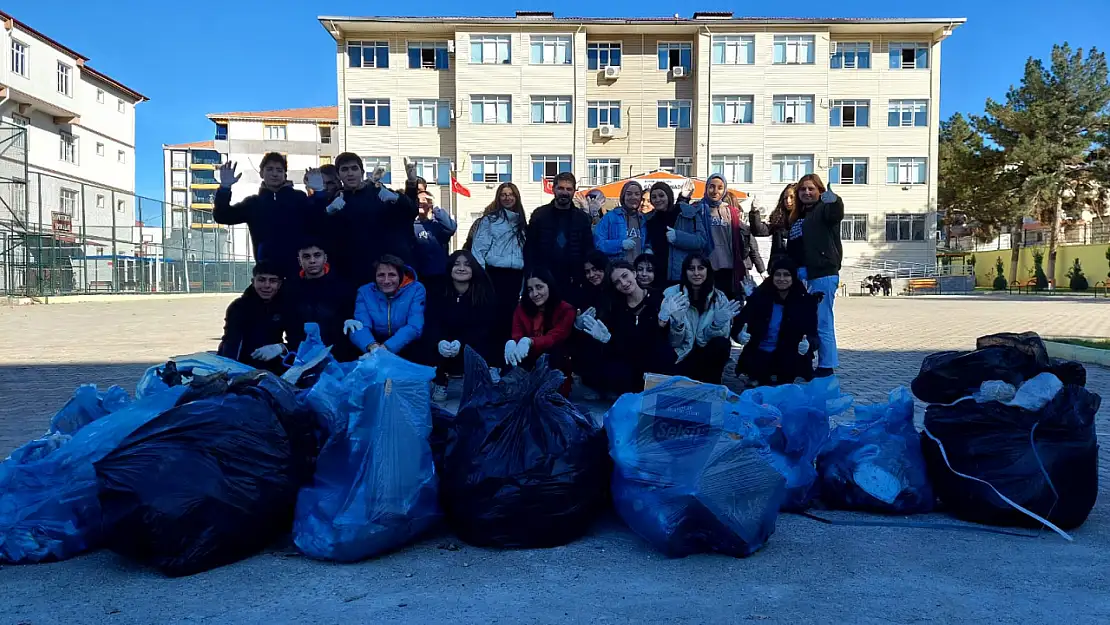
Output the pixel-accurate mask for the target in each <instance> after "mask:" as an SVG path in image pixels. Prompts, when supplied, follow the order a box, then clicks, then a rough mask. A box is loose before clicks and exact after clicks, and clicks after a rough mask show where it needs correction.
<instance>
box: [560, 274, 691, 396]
mask: <svg viewBox="0 0 1110 625" xmlns="http://www.w3.org/2000/svg"><path fill="white" fill-rule="evenodd" d="M662 303H663V295H662V293H660V292H659V291H654V290H651V291H648V292H647V296H646V297H645V298H644V300H643V301H642V302H640V306H639V307H637V308H636V309H631V308H629V307H628V304H627V303H626V302H625V301H623V299H617V300H615V301H613V302H612V305H611V308H610V310H609V312H608V314H607V315H605V316H604V318H602V319H601V321H602V322H603V323H604V324H605V326H606V327H607V328H608V329H609V333H610V335H612V338H611V339H610V340H609V342H608V343H607V344H605V348H604V356H603V358H602V360H600V361H598V362H599V363H600V366H597V367H590V368H591V369H592V371H588V372H582V373H580V375H581V376H582V382H583V383H584V384H585V385H586V386H589V387H590V388H592V389H595V390H599V391H608V392H611V393H639V392H640V391H643V390H644V374H645V373H660V374H664V375H666V374H670V373H672V372H673V370H674V368H675V360H677V358H678V357H677V356H676V354H675V351H674V348H673V347H671V342H670V336H669V330H668V329H667V328H666V327H662V328H661V327H659V306H660V304H662Z"/></svg>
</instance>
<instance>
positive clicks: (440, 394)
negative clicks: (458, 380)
mask: <svg viewBox="0 0 1110 625" xmlns="http://www.w3.org/2000/svg"><path fill="white" fill-rule="evenodd" d="M432 401H434V402H436V403H437V404H439V403H443V402H445V401H447V387H446V386H443V385H442V384H436V385H435V387H434V388H433V389H432Z"/></svg>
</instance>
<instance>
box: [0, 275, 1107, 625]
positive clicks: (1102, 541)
mask: <svg viewBox="0 0 1110 625" xmlns="http://www.w3.org/2000/svg"><path fill="white" fill-rule="evenodd" d="M229 301H230V299H229V298H221V297H208V298H197V299H178V300H158V299H149V300H139V301H112V302H109V301H104V302H93V303H88V302H86V303H75V304H58V305H49V306H23V307H14V308H0V337H3V338H2V340H0V397H2V398H3V401H2V402H0V457H3V456H6V455H7V453H8V452H10V451H11V450H12V449H13V448H14V447H16V446H17V445H19V444H21V443H23V442H25V441H26V440H28V439H30V438H33V437H35V436H37V435H39V434H40V433H41V432H42V431H43V430H44V429H45V427H46V425H47V422H48V419H49V416H50V415H51V414H53V412H54V411H55V410H56V409H57V408H58V407H60V406H61V405H62V404H63V403H64V402H65V401H66V399H67V398H68V397H69V395H70V394H71V393H72V391H73V389H74V388H75V387H76V386H77V385H78V384H80V383H83V382H96V383H98V384H102V385H108V384H120V385H122V386H124V387H125V388H127V389H128V390H134V384H135V381H136V380H137V379H138V377H139V375H140V374H141V373H142V372H143V370H144V369H145V368H146V367H147V366H149V365H151V364H154V363H157V362H163V361H165V360H166V358H167V357H168V356H171V355H175V354H184V353H190V352H195V351H201V350H206V349H214V348H215V345H216V341H217V340H218V338H219V335H220V330H221V327H222V321H223V310H224V308H225V307H226V305H227V303H228V302H229ZM836 314H837V328H838V333H839V337H840V347H841V350H842V352H841V354H842V355H841V360H842V367H841V369H840V371H839V374H840V379H841V382H842V384H843V387H844V389H845V390H847V391H848V392H850V393H853V394H855V395H856V396H857V401H864V402H871V401H878V400H881V399H883V398H884V397H885V395H886V393H887V392H888V391H889V390H890V389H892V388H894V387H895V386H897V385H899V384H908V383H909V382H910V380H911V379H912V378H913V376H914V375H915V374H916V372H917V370H918V367H919V365H920V363H921V359H922V358H923V357H924V356H925V355H926V354H929V353H932V352H935V351H939V350H947V349H970V348H972V347H973V346H974V340H975V338H976V337H977V336H980V335H983V334H988V333H992V332H999V331H1024V330H1035V331H1037V332H1040V333H1042V334H1043V335H1070V336H1101V337H1106V336H1110V302H1108V301H1107V300H1101V301H1095V300H1093V299H1091V298H1086V299H1084V300H1069V299H1064V298H1061V299H1059V300H1051V301H1045V300H1044V299H1035V298H1029V299H1003V300H1000V299H996V298H976V297H969V298H913V299H911V298H904V297H897V298H890V299H882V298H847V299H841V300H839V301H838V302H837V308H836ZM1088 375H1089V383H1088V386H1089V387H1090V388H1091V389H1092V390H1094V391H1095V392H1098V393H1100V394H1101V395H1102V396H1103V397H1110V371H1108V370H1105V369H1099V368H1097V367H1091V368H1089V372H1088ZM457 386H458V385H457V384H453V385H452V389H451V390H452V397H451V399H452V402H453V403H454V401H457V395H458V388H457ZM590 407H591V409H592V410H594V411H597V412H599V413H600V412H601V411H603V410H604V408H605V407H604V406H590ZM920 417H921V407H920V406H919V413H918V418H919V419H920ZM1097 430H1098V432H1099V435H1100V437H1103V438H1104V439H1105V437H1107V436H1110V406H1107V405H1106V404H1104V405H1103V407H1102V409H1101V411H1100V412H1099V415H1098V424H1097ZM1100 473H1101V475H1100V478H1101V480H1100V481H1101V487H1100V493H1101V496H1102V498H1101V499H1100V501H1099V502H1098V505H1097V506H1096V508H1095V510H1094V512H1093V513H1092V515H1091V517H1090V520H1089V521H1088V522H1087V524H1086V525H1085V526H1083V527H1082V528H1081V529H1079V530H1078V531H1076V532H1075V533H1074V537H1075V542H1073V543H1068V542H1065V541H1064V540H1063V539H1061V538H1060V537H1058V536H1056V535H1055V534H1052V533H1051V532H1045V533H1042V534H1041V535H1040V536H1038V537H1035V538H1025V537H1014V536H1003V535H998V534H991V533H984V532H976V531H959V530H952V529H935V528H930V529H922V528H906V527H863V526H852V525H826V524H822V523H818V522H815V521H813V520H810V519H807V518H804V517H799V516H793V515H783V516H782V517H780V519H779V524H778V529H777V531H776V533H775V535H774V536H773V537H772V538H771V540H770V542H769V544H768V545H767V547H766V548H765V549H764V550H763V551H761V552H759V553H758V554H756V555H755V556H753V557H751V558H748V559H744V560H739V559H733V558H729V557H723V556H713V555H701V556H693V557H689V558H685V559H681V560H668V559H666V558H663V557H662V556H660V555H658V554H657V553H654V552H653V551H652V550H651V549H650V548H648V547H647V545H645V544H644V543H643V542H642V541H640V540H639V539H638V538H637V537H636V536H635V535H633V534H632V533H631V532H630V531H628V530H627V529H625V528H624V527H623V525H622V524H621V523H620V521H619V519H616V518H614V517H612V516H610V517H607V518H604V519H602V520H601V521H600V522H599V523H598V524H597V525H596V527H595V528H594V531H593V532H592V533H591V535H589V536H587V537H586V538H584V539H582V540H580V541H578V542H576V543H573V544H571V545H569V546H566V547H563V548H559V549H550V550H539V551H494V550H485V549H476V548H473V547H469V546H467V545H465V544H461V543H459V541H458V540H457V539H455V538H454V537H452V536H450V535H449V534H443V535H438V536H432V537H429V538H428V539H426V540H424V541H422V542H420V543H418V544H416V545H413V546H410V547H408V548H406V549H404V550H402V551H400V552H398V553H395V554H392V555H389V556H386V557H383V558H380V559H378V560H373V561H369V562H363V563H361V564H355V565H338V564H329V563H321V562H314V561H311V560H308V559H306V558H303V557H301V556H299V555H298V554H297V553H296V551H295V549H293V548H292V547H291V546H277V547H275V548H274V549H271V550H269V551H267V552H266V553H263V554H261V555H258V556H256V557H254V558H251V559H250V560H247V561H244V562H241V563H238V564H235V565H232V566H228V567H224V568H221V569H218V570H215V571H211V572H209V573H205V574H202V575H197V576H194V577H189V578H184V579H176V580H171V579H166V578H163V577H161V576H160V575H159V574H157V573H156V572H154V571H151V570H147V569H143V568H141V567H137V566H135V565H133V564H130V563H128V562H126V561H124V560H123V559H121V558H119V557H117V556H116V555H114V554H112V553H110V552H98V553H94V554H90V555H87V556H84V557H80V558H77V559H74V560H71V561H69V562H63V563H57V564H49V565H40V566H14V567H13V566H5V567H0V606H3V609H2V610H0V625H2V624H8V623H11V624H13V625H14V624H17V623H24V624H28V625H45V624H48V623H67V624H69V623H112V624H123V623H136V624H148V623H236V624H248V623H259V624H265V625H271V624H274V623H401V622H405V623H421V624H431V623H451V624H452V625H461V624H463V623H512V624H516V623H589V624H591V625H592V624H599V623H698V624H704V623H749V622H751V623H783V624H801V623H851V624H853V625H856V624H868V623H874V624H880V623H882V624H886V623H982V622H991V623H998V624H1004V623H1069V624H1072V625H1078V624H1080V623H1108V622H1110V594H1108V593H1107V589H1108V588H1110V454H1108V453H1107V452H1106V450H1105V449H1104V450H1103V451H1102V453H1101V469H1100ZM823 514H825V516H827V517H829V518H833V519H837V520H848V521H860V520H876V519H875V517H867V516H864V515H856V514H847V513H823ZM878 520H881V519H878ZM916 520H922V521H925V522H930V523H948V524H952V523H956V522H955V521H952V520H950V519H948V518H946V517H944V516H941V515H930V516H926V517H921V518H918V519H916Z"/></svg>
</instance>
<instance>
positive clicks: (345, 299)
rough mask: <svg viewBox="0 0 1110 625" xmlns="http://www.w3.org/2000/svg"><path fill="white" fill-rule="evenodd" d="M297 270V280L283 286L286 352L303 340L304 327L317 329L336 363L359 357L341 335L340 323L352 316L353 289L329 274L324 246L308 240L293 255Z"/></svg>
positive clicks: (321, 243) (295, 348)
mask: <svg viewBox="0 0 1110 625" xmlns="http://www.w3.org/2000/svg"><path fill="white" fill-rule="evenodd" d="M297 260H298V262H299V263H300V266H301V270H300V273H299V274H298V275H297V279H295V280H289V281H287V282H286V284H285V289H286V292H285V301H286V305H287V309H288V311H289V312H288V316H287V318H286V324H287V327H286V335H287V336H288V337H289V349H291V350H293V351H296V350H297V348H299V347H300V345H301V341H304V339H305V332H304V324H306V323H315V324H317V325H319V326H320V338H321V339H322V340H323V342H324V345H330V346H331V348H332V350H331V354H332V356H335V358H336V360H339V361H340V362H348V361H351V360H354V359H356V358H358V356H359V353H358V351H356V350H355V349H354V346H353V345H351V342H350V341H348V340H347V337H345V336H344V335H343V322H344V321H346V320H347V319H350V318H351V317H352V316H353V315H354V312H355V289H354V287H352V286H351V285H349V284H348V283H346V282H344V281H343V280H342V279H341V278H339V276H337V275H336V274H335V272H333V271H332V270H331V265H330V264H329V263H328V254H327V252H326V251H325V245H324V243H323V242H322V241H320V240H317V239H308V240H306V241H305V242H304V243H302V244H301V246H300V249H299V250H298V251H297Z"/></svg>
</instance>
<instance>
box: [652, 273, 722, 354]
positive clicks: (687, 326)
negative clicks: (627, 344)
mask: <svg viewBox="0 0 1110 625" xmlns="http://www.w3.org/2000/svg"><path fill="white" fill-rule="evenodd" d="M680 292H682V285H681V284H676V285H674V286H671V287H667V288H666V289H664V291H663V297H670V296H673V295H677V294H679V293H680ZM726 305H728V297H727V296H726V295H725V294H724V293H722V292H721V291H720V290H718V289H713V293H712V294H711V295H710V296H709V301H708V302H707V303H706V306H705V312H704V313H701V312H698V309H697V308H695V307H694V306H693V304H691V305H690V308H688V309H687V310H686V315H685V318H684V319H681V320H679V321H675V320H674V319H672V320H671V322H670V329H671V331H670V336H671V347H673V348H674V351H675V353H676V354H678V361H677V362H682V360H683V359H684V358H686V357H687V356H689V355H690V352H691V351H693V349H694V344H695V343H696V344H697V345H699V346H701V347H704V346H705V344H706V343H708V342H709V341H710V339H715V338H717V337H718V336H723V337H726V338H727V337H728V336H729V332H730V331H731V329H732V322H731V321H727V322H725V323H723V324H719V323H717V321H716V320H715V318H714V317H715V315H714V313H715V312H716V311H717V310H720V309H721V308H723V307H725V306H726Z"/></svg>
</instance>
